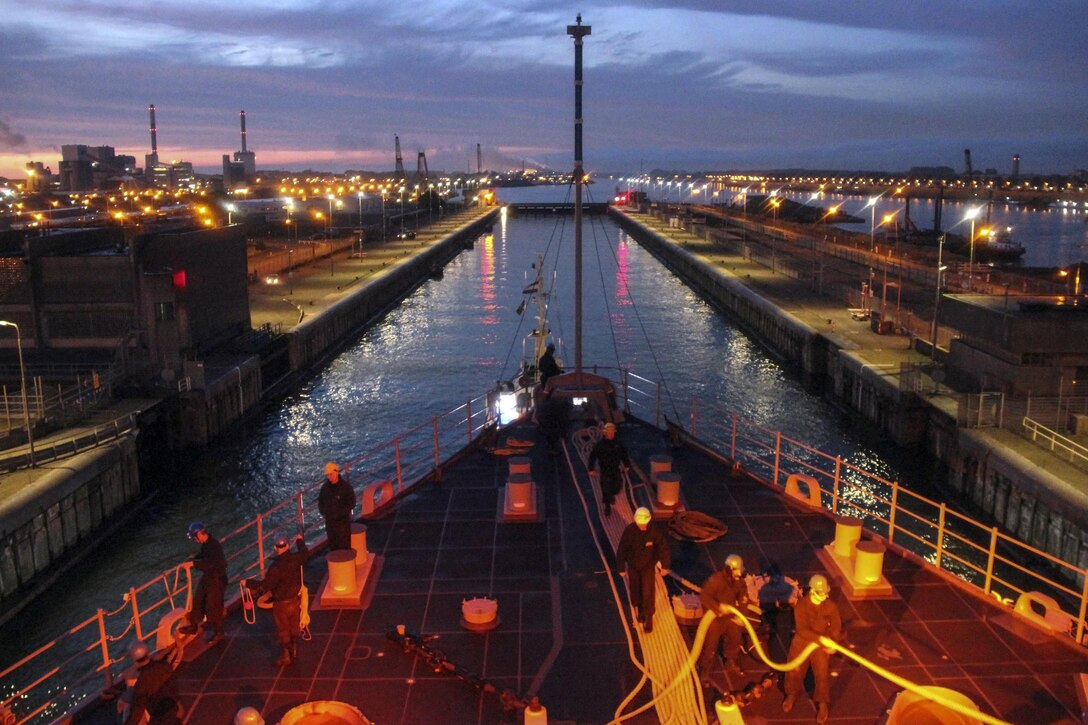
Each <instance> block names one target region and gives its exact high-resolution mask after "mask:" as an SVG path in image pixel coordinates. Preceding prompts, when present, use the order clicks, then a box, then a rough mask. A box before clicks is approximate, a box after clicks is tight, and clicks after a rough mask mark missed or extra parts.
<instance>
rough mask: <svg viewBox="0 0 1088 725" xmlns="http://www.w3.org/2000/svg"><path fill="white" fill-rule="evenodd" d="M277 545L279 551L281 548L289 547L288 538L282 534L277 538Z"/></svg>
mask: <svg viewBox="0 0 1088 725" xmlns="http://www.w3.org/2000/svg"><path fill="white" fill-rule="evenodd" d="M275 546H276V550H277V551H278V550H280V549H286V548H287V539H286V538H284V537H282V536H281V537H280V538H278V539H276V544H275Z"/></svg>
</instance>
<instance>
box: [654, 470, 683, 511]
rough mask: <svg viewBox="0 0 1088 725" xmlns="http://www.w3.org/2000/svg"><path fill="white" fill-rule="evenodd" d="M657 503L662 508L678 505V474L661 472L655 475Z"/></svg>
mask: <svg viewBox="0 0 1088 725" xmlns="http://www.w3.org/2000/svg"><path fill="white" fill-rule="evenodd" d="M657 502H658V503H659V504H661V505H662V506H675V505H676V504H678V503H680V474H679V473H673V472H672V471H662V472H661V473H659V474H657Z"/></svg>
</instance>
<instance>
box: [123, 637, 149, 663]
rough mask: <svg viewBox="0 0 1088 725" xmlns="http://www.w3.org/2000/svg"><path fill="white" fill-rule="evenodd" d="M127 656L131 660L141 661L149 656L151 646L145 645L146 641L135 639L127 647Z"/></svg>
mask: <svg viewBox="0 0 1088 725" xmlns="http://www.w3.org/2000/svg"><path fill="white" fill-rule="evenodd" d="M128 656H129V657H131V658H132V661H133V662H143V661H144V660H146V659H147V658H148V657H150V656H151V648H150V647H148V646H147V643H145V642H143V641H141V640H136V641H135V642H133V643H132V646H131V647H129V648H128Z"/></svg>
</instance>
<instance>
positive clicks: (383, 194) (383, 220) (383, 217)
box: [382, 189, 388, 244]
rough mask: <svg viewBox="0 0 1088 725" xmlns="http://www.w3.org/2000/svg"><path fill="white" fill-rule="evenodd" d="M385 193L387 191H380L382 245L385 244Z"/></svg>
mask: <svg viewBox="0 0 1088 725" xmlns="http://www.w3.org/2000/svg"><path fill="white" fill-rule="evenodd" d="M387 193H388V190H387V189H382V244H384V243H385V195H386V194H387Z"/></svg>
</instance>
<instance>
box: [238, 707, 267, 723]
mask: <svg viewBox="0 0 1088 725" xmlns="http://www.w3.org/2000/svg"><path fill="white" fill-rule="evenodd" d="M234 725H264V718H262V717H261V713H259V712H257V710H256V708H252V707H243V708H242V709H241V710H239V711H238V712H236V713H235V714H234Z"/></svg>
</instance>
